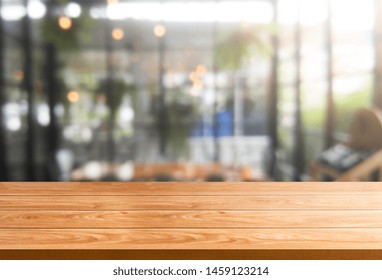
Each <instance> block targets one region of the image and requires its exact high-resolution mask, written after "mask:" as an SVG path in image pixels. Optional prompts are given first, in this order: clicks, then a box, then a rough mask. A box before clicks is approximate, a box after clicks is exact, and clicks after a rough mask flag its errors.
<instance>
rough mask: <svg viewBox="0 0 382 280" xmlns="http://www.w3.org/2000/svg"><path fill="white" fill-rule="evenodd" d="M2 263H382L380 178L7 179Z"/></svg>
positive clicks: (0, 187)
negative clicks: (262, 180)
mask: <svg viewBox="0 0 382 280" xmlns="http://www.w3.org/2000/svg"><path fill="white" fill-rule="evenodd" d="M0 194H1V196H0V259H1V258H2V259H9V258H11V259H25V258H26V259H36V258H37V259H39V258H40V259H57V258H58V259H283V258H286V259H305V258H308V259H315V258H316V259H328V258H329V259H373V258H374V259H382V204H381V201H382V184H381V183H0Z"/></svg>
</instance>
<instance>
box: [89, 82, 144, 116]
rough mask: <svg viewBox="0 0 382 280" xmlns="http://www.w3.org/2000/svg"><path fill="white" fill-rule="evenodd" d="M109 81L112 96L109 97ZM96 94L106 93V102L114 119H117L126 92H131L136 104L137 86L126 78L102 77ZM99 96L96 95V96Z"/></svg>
mask: <svg viewBox="0 0 382 280" xmlns="http://www.w3.org/2000/svg"><path fill="white" fill-rule="evenodd" d="M109 83H110V85H111V91H112V97H111V98H108V96H107V93H108V86H109ZM95 92H96V95H98V94H104V95H105V96H106V102H107V104H108V106H109V108H110V110H111V112H112V115H113V118H114V119H113V121H114V120H115V117H116V113H117V112H118V109H119V108H120V107H121V104H122V101H123V98H124V96H125V95H126V94H129V95H130V96H131V98H132V100H133V104H135V100H136V96H137V87H136V86H135V85H134V84H127V83H126V82H125V81H124V80H122V79H118V78H114V79H112V80H111V81H109V80H108V79H102V80H101V81H100V82H99V85H98V87H97V89H96V91H95ZM96 97H97V96H94V98H96Z"/></svg>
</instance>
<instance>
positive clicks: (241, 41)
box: [214, 28, 271, 71]
mask: <svg viewBox="0 0 382 280" xmlns="http://www.w3.org/2000/svg"><path fill="white" fill-rule="evenodd" d="M255 53H257V54H260V55H262V56H268V55H269V54H270V53H271V49H270V46H269V45H268V44H267V43H265V42H264V40H263V38H262V37H261V36H260V31H259V30H258V29H250V28H240V29H238V30H235V31H234V32H232V33H231V34H229V35H228V36H226V38H224V39H223V40H222V42H221V43H219V44H218V45H217V46H216V47H215V49H214V58H215V61H216V64H217V66H218V67H219V68H220V69H226V70H233V71H237V70H239V69H240V68H241V67H242V66H243V65H244V64H245V63H246V62H247V61H249V60H250V59H251V58H252V56H253V55H254V54H255Z"/></svg>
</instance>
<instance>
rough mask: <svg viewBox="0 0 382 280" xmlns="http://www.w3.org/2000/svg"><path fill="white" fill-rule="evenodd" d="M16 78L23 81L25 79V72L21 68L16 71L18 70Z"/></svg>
mask: <svg viewBox="0 0 382 280" xmlns="http://www.w3.org/2000/svg"><path fill="white" fill-rule="evenodd" d="M15 78H16V80H18V81H22V80H24V72H23V71H21V70H18V71H16V72H15Z"/></svg>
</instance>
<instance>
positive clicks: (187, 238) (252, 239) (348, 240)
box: [0, 228, 382, 250]
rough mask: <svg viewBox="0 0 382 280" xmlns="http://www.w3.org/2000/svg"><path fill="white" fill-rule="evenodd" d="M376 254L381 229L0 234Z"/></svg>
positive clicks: (65, 243) (49, 241)
mask: <svg viewBox="0 0 382 280" xmlns="http://www.w3.org/2000/svg"><path fill="white" fill-rule="evenodd" d="M3 249H4V250H6V249H23V250H25V249H28V250H34V249H49V250H55V249H84V250H85V249H107V250H111V249H115V250H129V249H139V250H142V249H144V250H156V249H158V250H172V249H173V250H174V249H176V250H178V249H180V250H181V249H194V250H195V249H204V250H211V249H212V250H221V249H224V250H228V249H234V250H273V249H274V250H280V249H283V250H289V249H293V250H296V249H298V250H304V249H309V250H314V249H352V250H355V249H373V250H381V249H382V229H381V228H375V229H343V228H341V229H280V228H277V229H209V230H208V231H207V230H205V229H96V230H95V229H50V230H47V229H44V230H41V229H40V230H38V229H35V230H31V229H27V230H0V250H3Z"/></svg>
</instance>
